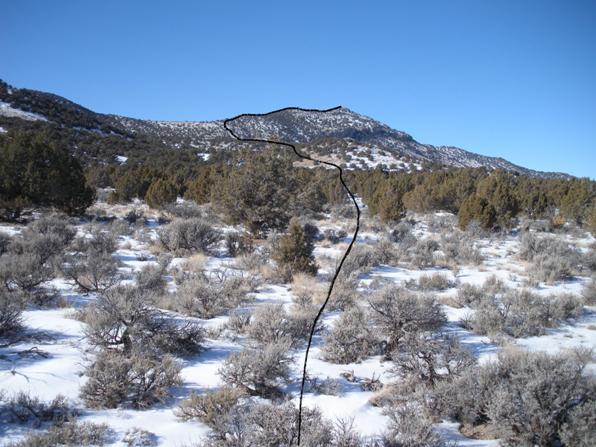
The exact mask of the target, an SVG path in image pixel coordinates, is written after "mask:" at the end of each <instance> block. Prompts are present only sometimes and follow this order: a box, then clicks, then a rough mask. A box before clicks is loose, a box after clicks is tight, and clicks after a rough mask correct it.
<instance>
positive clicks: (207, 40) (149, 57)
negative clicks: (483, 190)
mask: <svg viewBox="0 0 596 447" xmlns="http://www.w3.org/2000/svg"><path fill="white" fill-rule="evenodd" d="M2 10H3V12H2V20H1V25H0V54H1V55H2V56H1V60H0V78H2V79H4V80H6V81H7V82H8V83H10V84H13V85H15V86H17V87H27V88H33V89H39V90H45V91H50V92H53V93H57V94H59V95H62V96H65V97H67V98H69V99H71V100H73V101H75V102H78V103H80V104H82V105H84V106H86V107H88V108H91V109H92V110H95V111H98V112H106V113H117V114H121V115H127V116H132V117H138V118H151V119H167V120H209V119H218V118H225V117H230V116H233V115H236V114H239V113H244V112H264V111H268V110H272V109H276V108H279V107H284V106H289V105H295V106H303V107H332V106H335V105H343V106H347V107H349V108H351V109H352V110H354V111H356V112H359V113H363V114H366V115H369V116H372V117H373V118H376V119H378V120H380V121H383V122H385V123H387V124H389V125H390V126H392V127H394V128H396V129H399V130H403V131H405V132H408V133H410V134H411V135H412V136H413V137H414V138H415V139H417V140H418V141H421V142H423V143H431V144H437V145H440V144H443V145H453V146H459V147H462V148H464V149H467V150H471V151H474V152H478V153H481V154H486V155H492V156H501V157H503V158H506V159H508V160H510V161H513V162H515V163H518V164H521V165H523V166H527V167H530V168H534V169H540V170H549V171H564V172H569V173H571V174H574V175H578V176H589V177H592V178H596V2H594V1H590V0H587V1H578V0H569V1H565V0H561V1H548V0H542V1H530V0H517V1H480V0H476V1H475V0H466V1H461V0H445V1H425V0H419V1H418V0H417V1H414V0H412V1H408V2H400V1H387V2H375V1H362V2H351V1H312V2H311V1H296V2H285V1H271V2H263V1H260V2H259V1H238V2H236V1H226V2H223V1H192V2H191V1H188V2H181V1H167V2H165V1H160V2H157V1H156V2H152V1H111V0H107V1H106V0H103V1H60V0H56V1H51V2H49V1H29V0H19V1H11V2H4V3H3V5H2Z"/></svg>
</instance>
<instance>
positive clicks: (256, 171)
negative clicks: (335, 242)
mask: <svg viewBox="0 0 596 447" xmlns="http://www.w3.org/2000/svg"><path fill="white" fill-rule="evenodd" d="M145 156H146V157H144V158H141V159H134V158H133V160H129V161H128V162H127V163H126V164H124V165H119V164H117V163H113V164H110V163H106V162H105V161H96V162H89V160H85V161H84V162H85V165H83V164H82V162H81V161H79V160H80V157H78V154H77V155H76V156H75V155H73V154H72V153H71V152H70V151H69V146H68V144H66V142H63V141H61V140H60V139H57V138H56V135H55V133H54V132H51V131H38V130H37V131H35V130H34V131H31V130H29V131H22V130H21V131H10V132H9V133H8V134H5V135H4V136H2V137H0V212H1V216H2V218H3V219H8V220H10V219H15V218H18V217H19V215H20V213H21V212H22V210H23V209H25V208H27V207H54V208H57V209H59V210H61V211H64V212H67V213H69V214H81V213H82V212H84V210H85V209H86V208H87V207H88V206H89V205H91V203H92V202H93V200H94V190H95V189H96V188H106V187H111V188H113V189H114V191H113V192H112V193H111V195H110V197H109V201H110V202H113V203H116V202H123V203H125V202H129V201H131V200H132V199H134V198H140V199H144V200H146V202H147V204H148V205H149V206H151V207H152V208H160V207H163V206H165V205H167V204H169V203H173V202H175V201H176V198H177V197H184V198H186V199H188V200H192V201H195V202H196V203H198V204H203V203H209V202H210V203H212V204H213V206H214V207H215V208H216V210H218V211H220V212H221V213H222V214H223V215H224V216H225V218H226V220H227V221H228V222H229V223H231V224H239V223H242V224H244V225H246V226H247V228H248V229H249V230H250V231H251V232H253V233H255V234H266V233H267V232H268V231H270V230H282V229H285V228H286V226H287V225H288V223H289V221H290V218H291V217H292V216H296V215H301V214H312V213H320V212H321V211H323V210H324V208H325V207H327V206H329V205H334V204H343V203H345V201H346V199H347V197H346V195H345V192H344V191H343V189H342V187H341V184H340V182H339V181H338V176H337V172H336V171H335V170H327V169H310V168H306V167H296V166H294V164H293V163H294V161H296V160H295V157H293V156H292V154H290V153H287V152H283V151H280V150H279V148H277V147H265V148H263V149H262V150H259V151H250V150H238V151H219V152H215V153H213V154H212V156H211V157H210V158H209V160H208V161H204V160H201V159H200V158H199V157H197V154H196V153H194V152H192V151H171V150H168V151H165V152H163V151H156V152H155V153H153V154H147V153H145ZM347 177H348V183H349V184H350V186H351V187H352V189H353V190H354V191H355V192H356V193H357V194H358V195H360V196H361V197H362V199H363V201H364V202H365V203H366V204H367V205H368V207H369V210H370V212H371V213H372V214H373V215H378V216H379V218H380V219H381V221H383V222H397V221H399V220H400V219H402V218H403V217H404V216H405V214H406V211H408V210H410V211H414V212H421V213H426V212H434V211H438V210H442V211H448V212H451V213H454V214H457V216H458V220H459V225H460V226H461V227H462V228H466V227H467V226H468V225H469V224H470V223H471V222H477V223H478V224H479V225H480V226H482V227H483V228H485V229H497V228H509V227H512V226H514V225H515V222H516V218H517V217H518V216H519V215H526V216H528V217H530V218H534V219H538V218H549V219H553V220H554V221H556V222H559V223H562V222H564V221H565V220H566V221H572V222H575V223H577V224H579V225H582V226H585V227H587V228H589V229H591V230H592V231H596V182H594V181H592V180H589V179H578V178H541V177H531V176H527V175H521V174H518V173H511V172H506V171H502V170H492V171H491V170H487V169H484V168H460V169H453V168H452V169H446V168H437V169H435V170H433V171H427V172H414V173H406V172H387V171H384V170H381V169H375V170H354V171H349V172H348V175H347Z"/></svg>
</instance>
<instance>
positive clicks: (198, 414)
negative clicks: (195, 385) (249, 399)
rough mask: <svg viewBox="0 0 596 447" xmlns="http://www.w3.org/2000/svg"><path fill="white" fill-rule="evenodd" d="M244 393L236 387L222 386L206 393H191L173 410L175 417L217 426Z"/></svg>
mask: <svg viewBox="0 0 596 447" xmlns="http://www.w3.org/2000/svg"><path fill="white" fill-rule="evenodd" d="M244 396H245V394H244V393H243V392H242V391H241V390H239V389H238V388H231V387H227V386H224V387H222V388H219V389H217V390H216V391H213V392H210V393H207V394H201V395H199V394H196V393H194V392H193V393H191V395H190V396H189V398H188V399H185V400H183V401H182V402H181V403H180V405H179V406H178V408H177V409H176V410H175V414H176V416H177V417H179V418H180V419H182V420H184V421H188V420H195V419H196V420H198V421H201V422H203V423H204V424H207V425H208V426H209V427H217V425H218V423H220V421H221V419H222V418H224V417H225V416H226V415H227V414H228V413H229V412H230V410H231V409H232V408H233V407H234V406H235V405H236V404H237V403H238V401H239V400H240V398H242V397H244Z"/></svg>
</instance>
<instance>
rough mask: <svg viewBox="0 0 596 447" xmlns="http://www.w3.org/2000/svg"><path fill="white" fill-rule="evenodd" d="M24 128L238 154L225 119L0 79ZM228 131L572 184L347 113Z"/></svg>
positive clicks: (3, 95)
mask: <svg viewBox="0 0 596 447" xmlns="http://www.w3.org/2000/svg"><path fill="white" fill-rule="evenodd" d="M22 121H29V122H31V121H36V122H38V124H40V123H39V122H41V124H42V125H48V126H51V125H55V126H58V127H59V128H61V129H67V130H68V131H70V132H72V133H73V134H74V136H75V140H76V136H78V135H80V134H83V135H84V134H90V133H91V134H94V137H96V138H102V137H112V138H116V139H118V138H120V139H123V140H136V139H140V140H142V141H144V142H146V144H149V145H155V146H159V147H161V148H170V149H182V148H202V150H203V151H209V152H210V151H217V150H229V149H230V148H234V147H237V145H236V143H237V142H236V141H234V140H233V139H232V138H231V137H230V135H229V134H228V133H227V132H226V131H225V129H224V127H223V121H224V120H214V121H166V120H143V119H138V118H131V117H125V116H120V115H115V114H102V113H98V112H94V111H92V110H90V109H88V108H85V107H84V106H81V105H79V104H77V103H75V102H73V101H70V100H68V99H66V98H63V97H61V96H59V95H55V94H53V93H47V92H41V91H37V90H29V89H18V88H15V87H12V86H10V85H8V84H7V83H6V82H4V81H1V80H0V128H1V129H2V130H3V131H6V130H7V129H10V128H12V127H18V126H19V125H22V124H23V123H22ZM234 129H235V131H237V132H238V134H239V136H241V137H245V138H247V137H251V136H252V137H253V138H261V139H277V140H279V141H286V142H292V143H296V144H297V145H299V146H300V147H301V149H302V150H303V151H306V152H307V153H310V154H312V155H315V154H316V155H319V156H324V157H328V158H329V159H333V160H334V161H337V162H339V163H342V164H343V165H344V166H345V167H346V168H348V169H350V168H353V169H371V168H376V167H381V168H384V169H388V170H409V171H413V170H422V169H426V168H428V167H430V165H441V166H449V167H484V168H487V169H503V170H506V171H511V172H517V173H520V174H526V175H532V176H538V177H571V176H570V175H568V174H565V173H555V172H540V171H536V170H533V169H529V168H525V167H522V166H519V165H516V164H514V163H511V162H509V161H507V160H505V159H504V158H501V157H490V156H486V155H480V154H476V153H474V152H470V151H467V150H464V149H461V148H458V147H455V146H434V145H430V144H423V143H420V142H418V141H417V140H415V139H414V138H413V137H412V136H411V135H410V134H408V133H406V132H403V131H400V130H396V129H393V128H391V127H390V126H388V125H386V124H384V123H381V122H380V121H378V120H375V119H374V118H371V117H368V116H365V115H361V114H358V113H356V112H354V111H352V110H350V109H348V108H346V107H341V108H338V109H336V110H333V111H330V112H328V113H325V114H315V113H310V112H305V111H298V110H285V111H280V112H277V113H275V114H272V115H268V116H265V117H241V118H239V119H237V120H236V121H235V123H234ZM0 131H1V130H0ZM246 146H247V145H244V146H243V147H246ZM248 146H249V147H250V146H251V145H248Z"/></svg>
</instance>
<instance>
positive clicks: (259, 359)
mask: <svg viewBox="0 0 596 447" xmlns="http://www.w3.org/2000/svg"><path fill="white" fill-rule="evenodd" d="M289 350H290V342H289V341H288V340H284V341H281V342H277V343H268V344H266V345H264V346H260V347H258V348H245V349H244V350H242V351H240V352H234V353H232V354H231V355H230V356H229V357H228V358H227V359H226V360H225V362H224V365H223V366H222V367H221V369H220V370H219V375H220V376H221V378H222V379H223V381H224V382H225V383H226V384H228V385H230V386H233V387H235V388H238V389H240V390H241V391H242V392H245V393H247V394H249V395H252V396H272V395H273V396H275V395H279V394H280V393H281V391H280V389H279V386H280V385H281V384H284V383H287V381H288V380H289V377H290V364H291V362H292V357H291V355H290V352H289Z"/></svg>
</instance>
